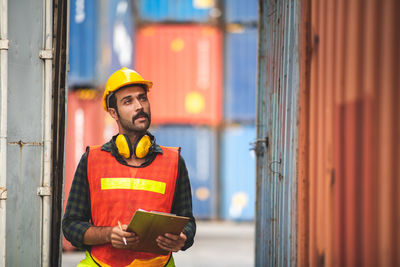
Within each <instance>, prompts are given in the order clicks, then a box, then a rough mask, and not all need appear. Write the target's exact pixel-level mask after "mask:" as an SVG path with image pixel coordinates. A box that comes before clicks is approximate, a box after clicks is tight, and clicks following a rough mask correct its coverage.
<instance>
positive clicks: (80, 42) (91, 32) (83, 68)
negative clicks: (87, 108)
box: [68, 0, 98, 87]
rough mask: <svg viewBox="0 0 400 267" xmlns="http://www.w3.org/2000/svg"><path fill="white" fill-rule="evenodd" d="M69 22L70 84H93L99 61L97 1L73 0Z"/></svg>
mask: <svg viewBox="0 0 400 267" xmlns="http://www.w3.org/2000/svg"><path fill="white" fill-rule="evenodd" d="M69 22H70V24H69V75H68V84H69V86H83V87H85V86H93V85H94V84H95V82H96V63H97V40H96V38H97V35H96V32H97V29H98V24H97V1H95V0H73V1H71V4H70V20H69Z"/></svg>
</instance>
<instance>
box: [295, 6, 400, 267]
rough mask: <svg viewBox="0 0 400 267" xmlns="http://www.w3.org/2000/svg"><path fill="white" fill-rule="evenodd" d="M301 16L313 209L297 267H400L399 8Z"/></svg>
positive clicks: (330, 9)
mask: <svg viewBox="0 0 400 267" xmlns="http://www.w3.org/2000/svg"><path fill="white" fill-rule="evenodd" d="M304 8H305V10H306V12H305V14H306V15H307V16H309V19H310V24H308V23H307V20H308V19H307V18H305V19H304V21H305V23H304V25H303V26H304V27H306V29H304V31H305V32H307V31H311V36H309V38H308V39H307V38H306V39H305V43H304V44H303V49H306V48H307V47H311V48H312V50H311V53H312V54H311V55H306V57H305V58H304V59H303V60H305V61H308V60H310V61H309V62H310V65H308V66H307V64H305V69H304V70H303V72H304V74H303V75H302V77H303V78H304V79H309V85H310V86H309V91H308V90H307V89H305V90H304V94H302V98H305V100H302V101H301V103H302V105H307V106H309V113H308V114H307V113H306V112H305V113H302V117H301V119H300V122H301V124H303V123H304V122H307V121H309V125H307V124H306V125H305V126H304V125H303V126H302V129H303V130H304V133H305V134H304V135H303V136H302V137H301V138H300V152H301V151H305V152H306V154H308V157H307V158H306V159H303V160H301V161H300V165H303V164H307V165H308V166H306V167H303V168H304V169H303V170H302V171H303V173H304V177H303V179H305V181H306V183H307V184H309V186H305V187H303V186H302V187H299V191H302V193H301V194H302V195H307V194H308V195H309V199H308V200H307V201H305V203H304V206H303V208H304V212H306V213H307V214H306V216H304V217H301V218H300V217H299V225H300V226H301V227H299V234H298V235H299V236H302V238H301V242H299V244H298V248H299V251H298V253H299V259H301V261H300V262H299V265H300V266H321V265H328V266H399V265H400V253H399V252H400V230H399V227H398V225H399V218H400V208H399V204H398V203H400V198H399V193H398V192H400V191H399V184H400V183H399V182H398V178H399V167H398V166H399V151H400V150H399V148H400V147H399V141H398V139H399V129H400V123H399V120H398V114H399V113H400V109H399V105H398V101H399V100H400V92H399V88H400V79H399V75H398V74H399V69H400V63H399V62H400V53H399V49H398V48H399V47H400V32H399V31H398V29H399V27H400V20H399V18H398V14H399V12H400V3H399V2H398V1H395V0H388V1H378V0H371V1H336V2H335V1H332V2H321V1H313V0H311V1H310V2H308V1H305V3H304ZM307 42H308V43H307ZM308 71H309V72H308ZM307 73H309V76H307ZM307 83H308V82H307V81H305V82H304V83H302V85H303V86H307ZM301 108H303V106H301ZM303 190H308V191H309V192H306V193H304V192H303ZM299 213H300V211H299ZM299 240H300V238H299ZM304 247H306V249H300V248H304Z"/></svg>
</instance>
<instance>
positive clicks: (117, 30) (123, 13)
mask: <svg viewBox="0 0 400 267" xmlns="http://www.w3.org/2000/svg"><path fill="white" fill-rule="evenodd" d="M108 11H109V13H108V20H109V24H108V32H109V33H108V36H109V38H108V42H109V47H110V49H111V51H110V54H111V59H110V62H109V67H108V72H107V73H106V75H105V76H106V77H109V76H110V75H111V74H112V73H113V72H115V71H116V70H118V69H120V68H122V67H127V68H133V62H134V53H133V52H134V51H135V49H134V45H135V42H134V39H133V36H134V20H133V9H132V1H129V0H111V1H109V6H108Z"/></svg>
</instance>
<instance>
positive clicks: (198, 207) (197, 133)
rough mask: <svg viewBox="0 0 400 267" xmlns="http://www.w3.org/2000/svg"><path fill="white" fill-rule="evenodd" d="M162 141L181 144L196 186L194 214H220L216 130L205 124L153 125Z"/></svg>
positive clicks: (208, 217)
mask: <svg viewBox="0 0 400 267" xmlns="http://www.w3.org/2000/svg"><path fill="white" fill-rule="evenodd" d="M150 131H151V132H152V133H153V134H154V136H155V137H156V141H157V143H158V144H160V145H163V146H174V147H177V146H179V147H181V148H182V150H181V155H182V157H183V158H184V160H185V162H186V167H187V169H188V172H189V178H190V184H191V186H192V199H193V214H194V216H195V217H196V218H198V219H211V218H215V216H216V190H215V188H216V173H215V172H216V171H215V170H216V146H217V136H216V132H215V131H214V130H212V129H211V128H209V127H203V126H177V125H168V126H161V127H152V129H150Z"/></svg>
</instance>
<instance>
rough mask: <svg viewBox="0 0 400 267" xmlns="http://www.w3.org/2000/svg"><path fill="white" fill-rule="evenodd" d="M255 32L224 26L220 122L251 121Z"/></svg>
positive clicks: (254, 96) (254, 67)
mask: <svg viewBox="0 0 400 267" xmlns="http://www.w3.org/2000/svg"><path fill="white" fill-rule="evenodd" d="M256 70H257V28H254V27H244V26H241V25H237V24H235V25H228V27H227V34H226V36H225V83H224V84H225V94H224V120H226V121H235V122H252V123H254V121H255V117H256V115H255V113H256Z"/></svg>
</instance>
